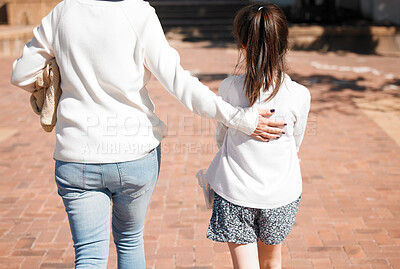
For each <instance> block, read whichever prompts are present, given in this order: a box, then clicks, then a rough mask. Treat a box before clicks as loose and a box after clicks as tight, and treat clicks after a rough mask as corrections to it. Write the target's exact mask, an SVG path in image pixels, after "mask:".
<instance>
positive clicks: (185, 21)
mask: <svg viewBox="0 0 400 269" xmlns="http://www.w3.org/2000/svg"><path fill="white" fill-rule="evenodd" d="M58 2H59V1H58V0H1V1H0V24H1V25H2V26H1V28H0V29H2V32H1V37H0V38H1V39H0V40H1V42H0V55H9V54H12V55H17V54H18V53H19V52H20V50H21V46H22V45H23V44H24V43H25V41H27V40H29V39H30V37H31V28H32V27H26V26H28V25H29V26H31V25H38V24H40V20H41V18H42V17H44V16H45V15H46V14H47V13H48V12H49V11H50V10H51V9H52V8H53V7H54V6H55V5H56V4H57V3H58ZM149 2H150V3H151V4H152V5H153V6H154V7H155V8H156V10H157V13H158V15H159V17H160V19H161V22H162V24H163V26H164V29H165V31H166V33H167V34H168V37H169V38H172V39H181V40H184V41H202V40H209V41H214V42H218V43H221V41H232V35H231V30H232V21H233V17H234V15H235V12H236V11H237V10H238V9H240V8H241V7H243V6H244V5H246V4H248V3H249V2H251V1H243V0H175V1H170V0H155V1H149ZM272 2H275V3H277V4H278V5H280V6H281V7H282V9H284V11H285V13H286V15H287V18H288V20H289V22H290V23H291V35H290V36H291V44H292V48H293V49H297V50H322V51H332V50H349V51H355V52H359V53H378V54H397V55H398V53H399V51H400V41H399V40H400V34H399V30H398V29H399V28H398V27H396V26H398V25H399V24H400V16H399V10H400V1H397V0H329V1H328V0H275V1H272Z"/></svg>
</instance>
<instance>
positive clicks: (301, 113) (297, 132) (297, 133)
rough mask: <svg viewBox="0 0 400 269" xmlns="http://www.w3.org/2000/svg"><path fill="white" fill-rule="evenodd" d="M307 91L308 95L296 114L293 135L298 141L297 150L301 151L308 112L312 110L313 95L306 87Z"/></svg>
mask: <svg viewBox="0 0 400 269" xmlns="http://www.w3.org/2000/svg"><path fill="white" fill-rule="evenodd" d="M306 91H307V97H306V98H305V101H304V103H303V104H302V105H301V106H300V107H299V110H298V112H297V113H296V115H295V117H296V122H295V124H294V129H293V136H294V140H295V142H296V149H297V152H299V149H300V145H301V142H302V141H303V138H304V134H305V131H306V126H307V119H308V113H309V112H310V103H311V95H310V92H309V91H308V89H306Z"/></svg>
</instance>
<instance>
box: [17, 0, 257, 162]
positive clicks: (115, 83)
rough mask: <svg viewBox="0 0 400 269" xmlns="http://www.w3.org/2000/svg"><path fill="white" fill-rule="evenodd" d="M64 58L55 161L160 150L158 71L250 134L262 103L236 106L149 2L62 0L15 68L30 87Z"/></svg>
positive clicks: (182, 95)
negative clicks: (184, 58) (155, 96)
mask: <svg viewBox="0 0 400 269" xmlns="http://www.w3.org/2000/svg"><path fill="white" fill-rule="evenodd" d="M52 58H56V60H57V63H58V65H59V67H60V73H61V88H62V91H63V93H62V96H61V99H60V102H59V106H58V112H57V124H56V148H55V151H54V159H56V160H62V161H70V162H83V163H111V162H122V161H129V160H134V159H138V158H140V157H142V156H144V155H145V154H147V153H148V152H149V151H150V150H151V149H153V148H155V147H156V146H157V145H158V144H159V143H160V141H161V140H162V138H163V137H164V134H165V125H164V123H163V122H162V121H161V120H160V119H159V118H158V117H157V115H156V114H155V112H154V104H153V102H152V100H151V99H150V97H149V94H148V92H147V89H146V84H147V83H148V81H149V80H150V77H151V73H153V74H154V75H155V76H156V78H157V79H158V80H159V81H160V82H161V84H162V85H163V86H164V87H165V88H166V89H167V90H168V91H169V92H170V93H171V94H172V95H173V96H175V97H176V98H177V99H178V100H179V101H180V102H181V103H182V104H183V105H184V106H185V107H186V108H188V109H189V110H191V111H193V112H195V113H196V114H198V115H200V116H203V117H208V118H213V119H215V120H217V121H221V122H223V123H224V124H225V125H228V126H230V127H231V128H235V129H238V130H240V131H242V132H244V133H246V134H247V135H250V134H251V133H252V132H253V131H254V130H255V128H256V126H257V122H258V112H257V110H256V109H254V108H246V109H242V108H235V107H233V106H231V105H230V104H228V103H226V102H224V101H223V100H222V99H221V98H220V97H218V96H216V95H215V94H214V93H213V92H211V91H210V90H209V89H208V88H207V87H206V86H204V85H203V84H201V83H200V82H199V81H198V79H197V78H194V77H192V76H190V74H189V72H188V71H185V70H183V68H182V67H181V65H180V58H179V54H178V53H177V52H176V51H175V50H174V49H173V48H171V47H170V46H169V44H168V42H167V40H166V39H165V37H164V32H163V30H162V27H161V25H160V22H159V19H158V17H157V15H156V13H155V11H154V9H153V8H152V7H151V6H150V5H149V4H148V3H147V2H145V1H142V0H125V1H98V0H65V1H63V2H61V3H60V4H58V5H57V6H56V7H55V8H54V9H53V10H52V11H51V12H50V14H49V15H48V16H46V17H45V18H44V19H43V20H42V23H41V25H40V27H38V28H36V29H34V38H33V39H32V40H31V42H29V43H28V44H27V45H26V46H25V47H24V50H23V55H22V57H21V58H20V59H18V60H16V61H15V63H14V65H13V74H12V78H11V82H12V84H14V85H16V86H19V87H21V88H23V89H25V90H27V91H29V92H32V91H33V90H34V82H35V80H36V77H37V75H38V74H39V72H40V70H41V69H42V68H43V67H44V66H45V64H46V63H47V62H48V61H49V60H50V59H52Z"/></svg>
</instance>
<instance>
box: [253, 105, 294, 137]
mask: <svg viewBox="0 0 400 269" xmlns="http://www.w3.org/2000/svg"><path fill="white" fill-rule="evenodd" d="M274 112H275V109H271V110H268V109H259V110H258V113H259V115H260V117H259V119H258V124H257V128H256V129H255V130H254V132H253V133H252V134H251V136H252V137H254V138H256V139H258V140H261V141H264V142H269V141H270V140H271V139H279V138H280V137H281V135H282V134H284V133H285V131H284V130H283V128H284V127H285V125H286V123H285V122H283V121H274V120H271V119H270V117H271V116H272V115H273V114H274Z"/></svg>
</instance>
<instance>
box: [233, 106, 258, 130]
mask: <svg viewBox="0 0 400 269" xmlns="http://www.w3.org/2000/svg"><path fill="white" fill-rule="evenodd" d="M241 112H242V113H240V115H241V116H242V117H240V118H238V119H237V122H236V126H237V127H236V129H237V130H239V131H241V132H243V133H245V134H247V135H251V134H253V133H254V131H255V130H256V128H257V125H258V118H259V113H258V109H257V108H254V107H248V108H243V110H242V111H241Z"/></svg>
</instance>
